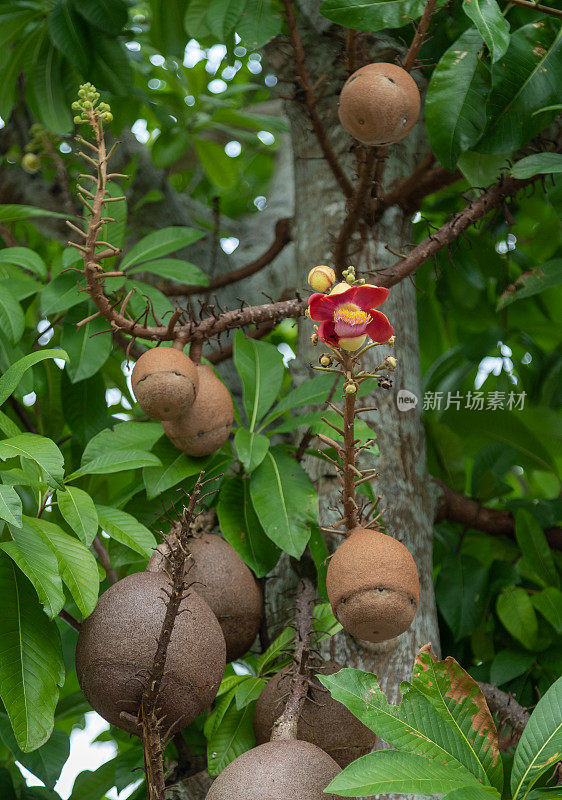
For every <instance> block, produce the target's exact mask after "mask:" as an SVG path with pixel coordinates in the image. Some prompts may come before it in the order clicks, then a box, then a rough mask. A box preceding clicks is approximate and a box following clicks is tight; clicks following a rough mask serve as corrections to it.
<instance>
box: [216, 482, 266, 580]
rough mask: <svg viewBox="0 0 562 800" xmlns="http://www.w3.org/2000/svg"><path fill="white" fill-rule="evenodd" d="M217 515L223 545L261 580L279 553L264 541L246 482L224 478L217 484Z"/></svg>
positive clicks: (264, 534) (263, 532)
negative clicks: (219, 487) (236, 555)
mask: <svg viewBox="0 0 562 800" xmlns="http://www.w3.org/2000/svg"><path fill="white" fill-rule="evenodd" d="M217 515H218V518H219V523H220V528H221V531H222V534H223V536H224V538H225V539H226V541H227V542H228V543H229V544H231V545H232V547H234V549H235V550H236V552H237V553H238V554H239V555H240V556H241V557H242V559H243V561H244V562H245V563H246V564H247V565H248V566H249V567H250V569H251V570H252V571H253V572H254V573H255V574H256V575H257V577H258V578H263V577H264V576H265V575H267V574H268V572H271V570H272V569H273V567H274V566H275V565H276V564H277V562H278V561H279V556H280V555H281V551H280V550H279V548H278V547H276V546H275V545H274V544H273V542H272V541H271V540H270V539H269V538H268V537H267V535H266V533H265V531H264V529H263V528H262V526H261V524H260V521H259V519H258V517H257V514H256V512H255V511H254V507H253V505H252V501H251V498H250V482H249V480H247V479H245V478H241V477H238V476H233V475H228V476H226V477H225V478H224V480H223V482H222V484H221V490H220V494H219V502H218V506H217Z"/></svg>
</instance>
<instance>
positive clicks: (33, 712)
mask: <svg viewBox="0 0 562 800" xmlns="http://www.w3.org/2000/svg"><path fill="white" fill-rule="evenodd" d="M0 587H1V591H2V619H3V622H2V636H1V637H0V695H1V697H2V701H3V703H4V706H5V708H6V711H7V713H8V716H9V718H10V722H11V724H12V728H13V730H14V734H15V736H16V740H17V743H18V747H20V748H21V749H22V750H24V751H25V752H29V751H30V750H35V749H37V748H38V747H41V745H43V744H45V742H46V741H47V739H48V738H49V736H50V735H51V732H52V730H53V723H54V712H55V707H56V704H57V700H58V696H59V689H58V687H59V686H62V683H63V681H64V664H63V659H62V650H61V644H60V636H59V632H58V629H57V627H56V624H55V623H54V622H49V621H48V620H47V619H46V618H45V615H44V614H43V612H42V610H41V606H40V605H39V602H38V600H37V597H36V595H35V591H34V590H33V587H32V586H31V584H30V583H29V581H28V580H27V578H26V577H25V576H24V575H22V573H21V572H20V571H19V569H18V568H17V567H16V566H15V564H14V563H13V562H12V561H11V559H9V558H8V557H7V556H6V555H4V554H2V553H0Z"/></svg>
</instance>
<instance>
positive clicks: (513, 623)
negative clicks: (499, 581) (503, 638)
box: [496, 586, 539, 650]
mask: <svg viewBox="0 0 562 800" xmlns="http://www.w3.org/2000/svg"><path fill="white" fill-rule="evenodd" d="M496 612H497V615H498V617H499V618H500V621H501V622H502V624H503V626H504V627H505V628H506V629H507V630H508V631H509V633H510V634H511V635H512V636H513V638H514V639H517V641H518V642H521V644H522V645H523V647H526V648H527V650H534V649H535V647H536V644H537V637H538V633H539V624H538V621H537V615H536V614H535V609H534V608H533V604H532V603H531V600H530V599H529V595H528V594H527V592H526V591H525V589H521V587H518V586H510V587H508V588H507V589H504V590H503V592H502V594H500V596H499V597H498V599H497V603H496Z"/></svg>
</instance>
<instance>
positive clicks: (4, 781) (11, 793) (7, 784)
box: [0, 767, 17, 800]
mask: <svg viewBox="0 0 562 800" xmlns="http://www.w3.org/2000/svg"><path fill="white" fill-rule="evenodd" d="M0 797H2V798H4V800H17V797H16V792H15V790H14V784H13V783H12V776H11V775H10V773H9V772H8V770H7V769H6V767H0Z"/></svg>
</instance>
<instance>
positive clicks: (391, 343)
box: [387, 336, 396, 346]
mask: <svg viewBox="0 0 562 800" xmlns="http://www.w3.org/2000/svg"><path fill="white" fill-rule="evenodd" d="M395 341H396V336H391V337H390V339H389V340H388V342H387V344H389V345H390V346H392V345H393V344H394V342H395Z"/></svg>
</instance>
